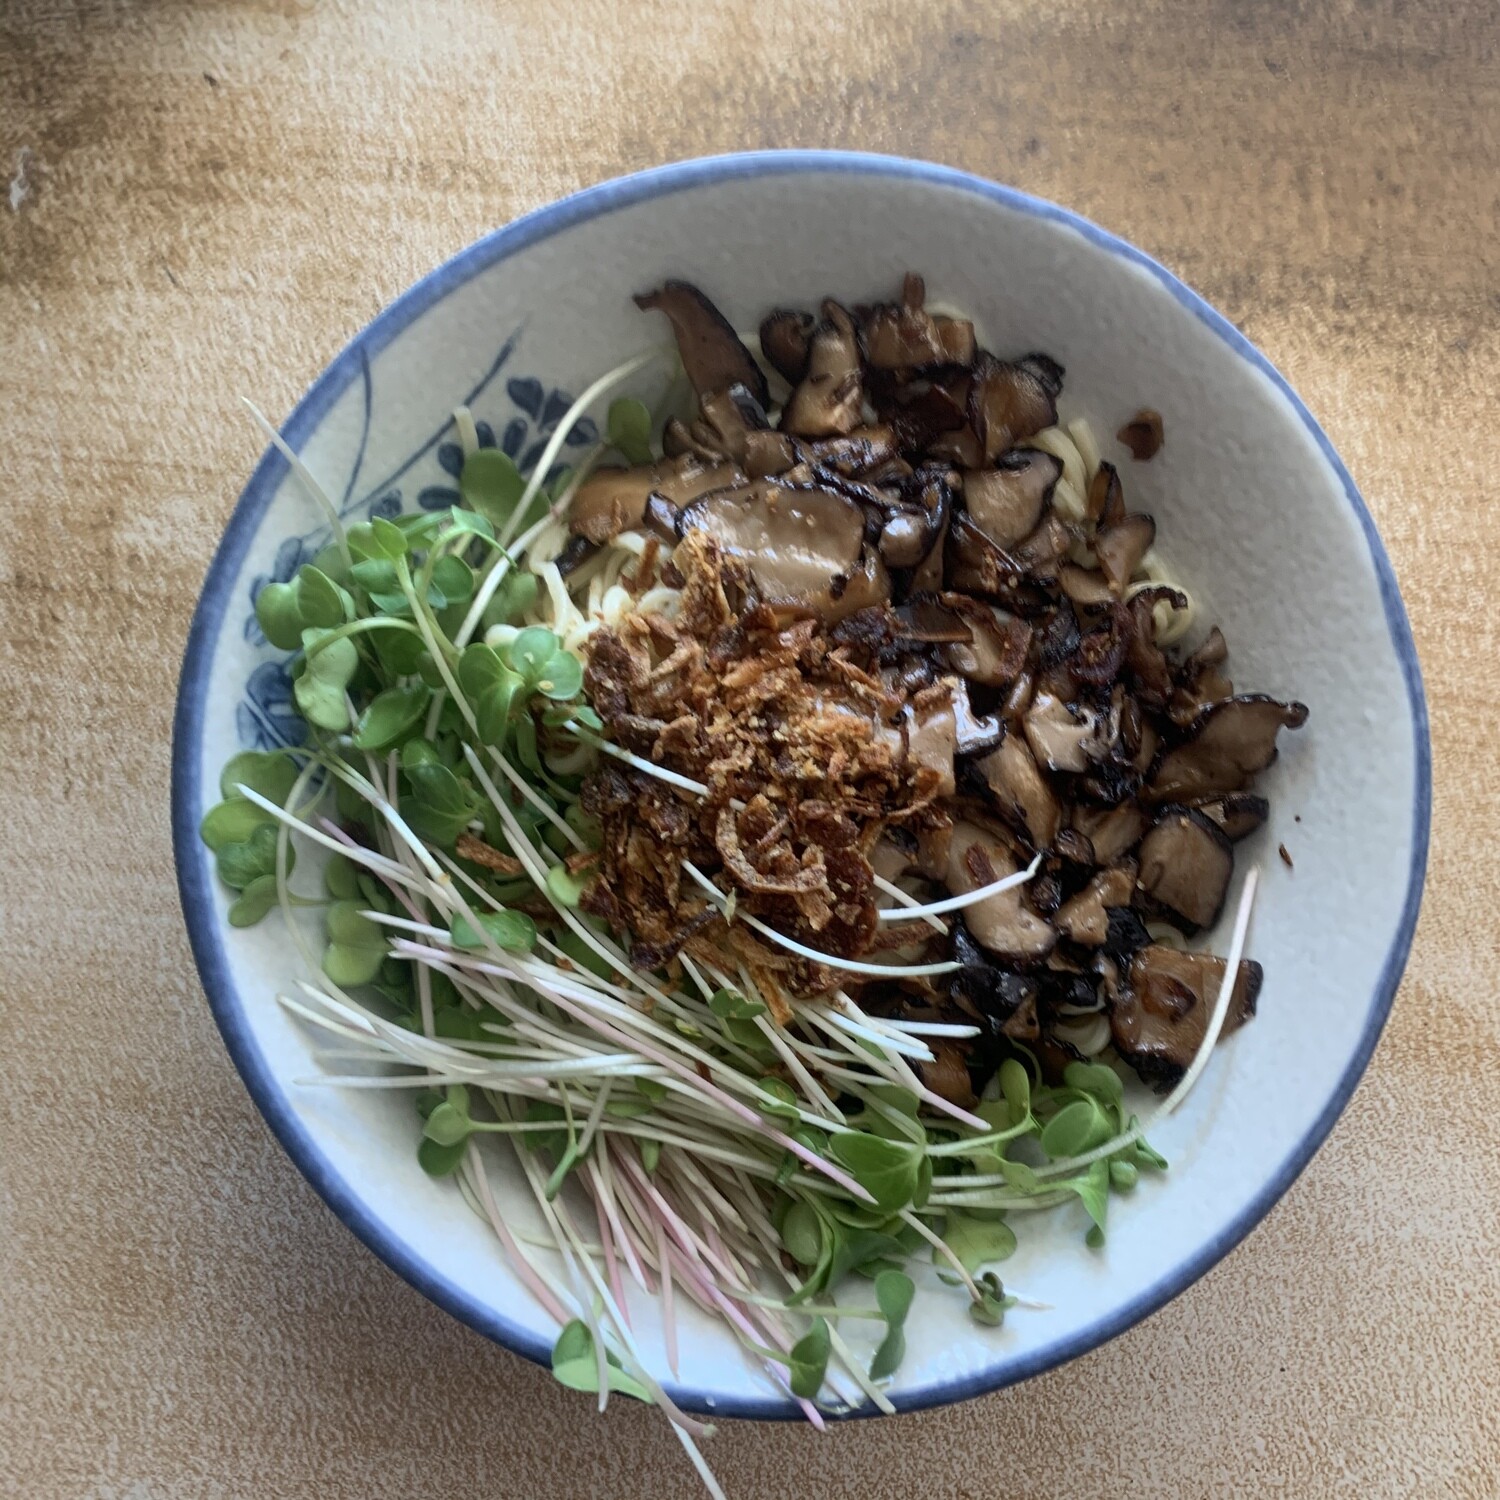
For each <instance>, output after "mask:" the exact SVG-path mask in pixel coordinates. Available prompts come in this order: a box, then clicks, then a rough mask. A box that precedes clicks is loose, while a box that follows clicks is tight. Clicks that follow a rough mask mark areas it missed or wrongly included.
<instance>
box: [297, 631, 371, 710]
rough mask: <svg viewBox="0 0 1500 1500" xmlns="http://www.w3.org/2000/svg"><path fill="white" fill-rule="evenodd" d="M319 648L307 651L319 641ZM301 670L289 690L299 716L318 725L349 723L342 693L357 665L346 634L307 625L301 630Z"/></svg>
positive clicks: (353, 646) (350, 642)
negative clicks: (321, 645)
mask: <svg viewBox="0 0 1500 1500" xmlns="http://www.w3.org/2000/svg"><path fill="white" fill-rule="evenodd" d="M325 640H326V641H327V645H325V646H324V647H323V649H322V650H321V651H310V650H309V648H311V647H314V646H317V645H318V644H319V643H320V642H322V641H325ZM302 646H303V652H304V655H303V663H304V665H303V670H302V675H301V676H299V677H298V678H297V679H296V681H295V682H294V683H293V684H292V694H293V696H294V697H295V698H296V700H297V707H298V708H299V709H300V710H301V711H302V717H303V718H305V719H306V720H307V722H308V723H309V724H313V725H315V726H316V727H317V728H319V729H331V730H342V729H347V728H348V727H349V707H348V700H347V697H346V694H345V689H347V688H348V686H349V682H350V679H351V678H352V677H353V676H354V674H355V672H356V671H357V670H358V668H359V652H358V650H357V649H356V648H355V645H354V642H353V641H351V640H350V639H349V638H348V637H347V636H345V637H340V638H335V637H334V636H333V635H332V633H331V631H329V630H323V629H317V628H309V629H306V630H304V631H303V632H302Z"/></svg>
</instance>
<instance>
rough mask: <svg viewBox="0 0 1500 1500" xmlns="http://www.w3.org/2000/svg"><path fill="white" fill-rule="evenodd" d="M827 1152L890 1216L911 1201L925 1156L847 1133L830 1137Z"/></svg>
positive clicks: (912, 1147)
mask: <svg viewBox="0 0 1500 1500" xmlns="http://www.w3.org/2000/svg"><path fill="white" fill-rule="evenodd" d="M764 1086H765V1085H764V1084H762V1087H764ZM828 1150H829V1154H830V1155H831V1156H832V1157H833V1159H834V1160H835V1161H836V1162H838V1163H839V1165H840V1166H843V1167H847V1168H848V1169H849V1171H850V1173H851V1174H852V1175H853V1177H854V1179H855V1180H856V1181H857V1182H858V1183H859V1185H860V1186H861V1187H862V1188H864V1190H865V1191H866V1192H867V1193H869V1194H870V1196H871V1197H872V1198H873V1199H874V1200H875V1206H876V1207H877V1208H880V1209H885V1210H887V1211H888V1212H892V1213H894V1212H895V1211H896V1210H898V1209H902V1208H905V1207H906V1206H907V1205H908V1204H910V1203H911V1202H912V1201H913V1200H914V1199H915V1197H916V1195H917V1187H918V1183H919V1180H920V1169H921V1164H922V1160H923V1157H924V1154H925V1153H924V1152H923V1150H922V1148H921V1147H920V1146H918V1145H916V1144H915V1143H912V1142H902V1141H887V1140H883V1139H881V1137H880V1136H878V1135H868V1134H866V1133H865V1132H863V1131H849V1132H847V1133H846V1134H841V1135H836V1136H834V1137H832V1139H831V1140H830V1141H829V1143H828Z"/></svg>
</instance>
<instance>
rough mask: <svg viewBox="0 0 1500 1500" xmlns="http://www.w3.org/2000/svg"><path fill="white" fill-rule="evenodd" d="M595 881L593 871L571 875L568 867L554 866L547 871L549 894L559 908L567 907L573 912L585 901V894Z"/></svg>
mask: <svg viewBox="0 0 1500 1500" xmlns="http://www.w3.org/2000/svg"><path fill="white" fill-rule="evenodd" d="M593 879H594V872H593V870H592V869H588V870H584V871H581V872H580V873H579V874H577V875H571V874H569V873H568V868H567V866H566V865H553V866H552V868H551V869H550V870H548V871H547V894H548V895H549V896H551V897H552V899H553V900H554V901H555V902H557V904H558V905H559V906H566V907H567V908H568V909H569V910H570V911H571V910H573V908H575V907H576V906H577V905H578V903H579V902H580V901H581V900H582V899H583V893H584V892H585V891H586V890H587V889H588V888H589V886H590V885H591V884H592V883H593Z"/></svg>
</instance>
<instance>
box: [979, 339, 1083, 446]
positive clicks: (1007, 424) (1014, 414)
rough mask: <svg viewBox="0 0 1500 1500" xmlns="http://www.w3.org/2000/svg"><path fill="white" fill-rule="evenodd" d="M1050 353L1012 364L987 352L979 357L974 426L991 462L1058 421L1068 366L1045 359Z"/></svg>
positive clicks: (1029, 357)
mask: <svg viewBox="0 0 1500 1500" xmlns="http://www.w3.org/2000/svg"><path fill="white" fill-rule="evenodd" d="M1044 358H1045V356H1036V355H1032V356H1028V357H1027V358H1026V359H1023V360H1021V361H1020V362H1019V363H1017V364H1013V365H1011V364H1005V363H1004V362H1003V361H1001V360H998V359H995V358H994V357H993V356H991V355H985V354H982V355H980V356H979V358H978V360H977V361H976V362H975V365H974V382H973V384H972V385H971V386H970V387H969V426H970V427H972V428H973V429H974V432H975V433H976V434H977V436H978V438H979V441H980V443H981V445H982V447H983V450H984V462H985V464H986V465H989V464H993V463H994V462H995V460H996V459H997V458H999V456H1000V455H1001V454H1002V453H1004V452H1005V450H1006V449H1007V448H1012V447H1014V446H1015V445H1016V444H1017V443H1020V442H1024V441H1025V440H1026V439H1027V438H1029V437H1035V436H1036V434H1037V433H1039V432H1040V431H1041V430H1042V429H1043V428H1044V427H1052V426H1054V425H1055V424H1056V422H1057V393H1058V392H1059V391H1060V390H1061V389H1062V367H1061V366H1060V365H1058V364H1056V363H1054V362H1053V361H1052V360H1046V362H1045V364H1043V363H1042V362H1041V361H1042V360H1043V359H1044Z"/></svg>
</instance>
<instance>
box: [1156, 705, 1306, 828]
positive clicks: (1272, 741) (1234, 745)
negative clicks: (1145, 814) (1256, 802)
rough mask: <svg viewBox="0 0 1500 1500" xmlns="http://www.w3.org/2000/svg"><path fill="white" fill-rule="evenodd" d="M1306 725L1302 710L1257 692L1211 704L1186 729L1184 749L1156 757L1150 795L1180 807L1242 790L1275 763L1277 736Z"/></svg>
mask: <svg viewBox="0 0 1500 1500" xmlns="http://www.w3.org/2000/svg"><path fill="white" fill-rule="evenodd" d="M1306 722H1307V708H1306V705H1304V704H1301V703H1278V702H1277V701H1276V699H1274V698H1268V697H1266V696H1264V695H1263V694H1260V693H1247V694H1244V695H1243V696H1241V697H1238V698H1226V699H1224V700H1223V702H1221V703H1211V704H1209V706H1208V707H1207V708H1205V709H1203V710H1202V711H1201V712H1200V713H1199V715H1198V717H1197V718H1196V719H1195V720H1194V721H1193V723H1192V724H1191V725H1190V726H1189V731H1188V732H1189V735H1190V738H1189V740H1188V742H1187V744H1185V745H1179V746H1178V747H1177V748H1176V749H1175V750H1169V751H1168V752H1167V753H1166V755H1164V756H1163V757H1162V760H1161V764H1160V765H1158V766H1157V768H1156V774H1155V775H1154V776H1153V777H1152V779H1151V795H1152V796H1153V797H1154V798H1155V799H1156V800H1157V801H1158V802H1185V801H1197V800H1199V799H1201V798H1204V797H1209V796H1212V795H1213V794H1214V793H1216V792H1238V791H1242V790H1243V789H1244V788H1245V786H1246V785H1247V784H1248V782H1249V781H1250V778H1251V777H1253V776H1254V775H1255V774H1256V773H1257V772H1259V771H1264V770H1265V768H1266V767H1267V766H1268V765H1270V764H1271V762H1272V761H1273V760H1275V759H1276V735H1277V733H1278V731H1280V730H1282V729H1300V728H1301V727H1302V725H1303V724H1305V723H1306Z"/></svg>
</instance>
